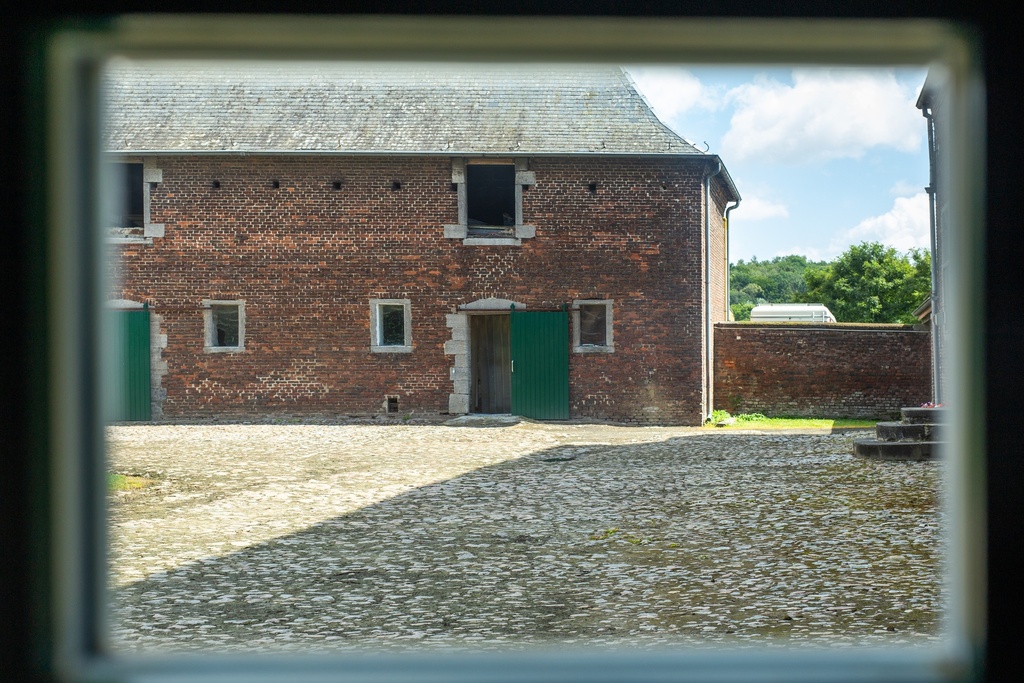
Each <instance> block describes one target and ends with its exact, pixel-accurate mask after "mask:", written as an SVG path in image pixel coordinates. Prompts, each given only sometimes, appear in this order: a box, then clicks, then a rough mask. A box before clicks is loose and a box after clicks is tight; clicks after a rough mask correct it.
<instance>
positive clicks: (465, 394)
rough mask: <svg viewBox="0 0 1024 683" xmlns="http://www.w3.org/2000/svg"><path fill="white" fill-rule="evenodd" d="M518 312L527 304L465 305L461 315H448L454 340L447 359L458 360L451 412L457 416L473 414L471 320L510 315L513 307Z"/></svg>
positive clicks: (447, 344) (491, 300) (483, 301)
mask: <svg viewBox="0 0 1024 683" xmlns="http://www.w3.org/2000/svg"><path fill="white" fill-rule="evenodd" d="M513 305H514V306H515V307H516V310H517V311H523V310H526V304H523V303H520V302H518V301H512V300H511V299H495V298H487V299H477V300H476V301H471V302H470V303H468V304H461V305H460V306H459V312H458V313H449V314H447V315H446V322H445V325H446V326H447V327H448V328H450V329H451V331H452V338H451V339H449V340H448V341H446V342H445V343H444V352H445V355H448V356H454V362H453V365H452V367H451V370H450V373H451V378H452V393H451V394H449V395H448V412H449V413H451V414H453V415H466V414H468V413H469V396H470V375H471V372H470V358H469V348H470V347H469V316H471V315H473V314H475V313H508V312H509V311H510V310H511V309H512V306H513Z"/></svg>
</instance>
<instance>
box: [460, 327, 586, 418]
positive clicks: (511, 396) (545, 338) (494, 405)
mask: <svg viewBox="0 0 1024 683" xmlns="http://www.w3.org/2000/svg"><path fill="white" fill-rule="evenodd" d="M470 336H471V343H472V348H471V357H472V359H473V361H472V362H473V370H472V375H473V380H472V381H473V389H472V394H471V397H470V401H471V406H470V407H471V410H472V412H474V413H513V414H515V415H522V416H523V417H532V418H535V419H540V420H565V419H568V417H569V314H568V313H566V312H564V311H558V312H546V311H545V312H537V311H512V313H511V314H508V315H504V314H501V315H479V316H473V318H472V319H471V323H470Z"/></svg>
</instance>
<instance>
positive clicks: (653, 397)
mask: <svg viewBox="0 0 1024 683" xmlns="http://www.w3.org/2000/svg"><path fill="white" fill-rule="evenodd" d="M528 163H529V169H530V170H531V171H532V172H534V173H535V175H536V184H535V185H530V186H529V187H528V188H525V189H524V190H523V192H522V215H523V223H524V224H529V225H534V226H536V236H535V237H533V238H530V239H523V240H522V244H521V245H520V246H508V245H502V246H480V245H472V246H471V245H466V244H463V242H462V240H461V239H451V238H445V237H444V230H443V227H444V225H446V224H453V223H456V222H457V220H458V199H457V193H456V192H455V191H454V186H453V184H452V161H451V159H449V158H444V157H384V156H329V155H323V156H283V155H282V156H199V155H196V156H162V157H151V158H148V159H147V160H146V164H147V169H149V168H156V169H159V170H160V172H161V180H160V182H158V183H155V184H153V185H151V190H150V222H152V223H155V224H162V225H163V226H164V235H163V236H162V237H154V238H152V243H150V244H143V243H128V244H122V245H119V246H118V250H119V253H120V262H119V264H118V267H119V270H120V274H121V278H120V284H119V285H117V286H116V287H115V291H114V292H112V294H111V298H122V299H128V300H132V301H137V302H146V303H148V304H149V305H150V307H151V310H152V311H153V313H154V314H155V315H157V316H159V321H160V324H159V329H160V334H161V335H166V347H165V348H163V349H162V359H163V361H164V362H165V363H166V364H167V370H166V374H165V375H164V376H163V378H162V388H161V394H163V392H166V394H165V398H162V412H163V414H164V415H165V416H167V417H172V418H173V417H191V416H207V415H225V416H244V415H252V414H264V415H265V414H282V415H285V414H300V415H309V416H314V415H323V416H330V415H346V414H352V415H357V414H358V415H363V414H374V413H380V412H382V411H383V410H384V408H383V405H384V404H385V397H387V396H397V397H398V398H399V401H398V410H399V411H400V412H401V413H432V414H438V413H444V412H447V411H448V409H449V396H450V395H451V394H452V393H453V379H452V378H453V376H454V372H453V357H452V356H451V355H446V353H445V344H446V342H448V341H450V340H451V339H452V330H451V329H449V327H447V326H446V316H447V315H449V314H453V313H457V312H458V311H459V310H460V308H459V307H460V306H463V305H465V304H468V303H470V302H473V301H477V300H480V299H486V298H496V299H507V300H512V301H517V302H521V303H523V304H525V305H526V306H527V308H528V310H544V309H555V308H559V307H561V306H562V305H563V304H566V303H568V304H570V305H571V303H572V301H573V300H574V299H612V300H613V301H614V304H613V320H614V330H613V334H614V346H615V351H614V353H602V354H577V353H571V354H570V367H569V377H570V414H571V416H572V417H592V418H601V419H611V420H620V421H628V422H650V423H675V424H699V423H700V422H701V421H702V419H703V415H702V400H703V393H702V392H703V390H702V379H701V378H702V375H703V370H704V368H703V367H702V363H703V358H704V349H703V344H702V341H703V336H704V320H703V308H704V303H703V301H704V292H703V286H704V285H703V282H704V276H705V274H704V272H703V268H704V265H703V252H704V247H703V239H704V237H703V232H704V215H705V210H704V209H705V207H704V178H705V174H706V173H707V172H708V170H709V167H712V169H711V170H713V165H712V164H709V163H708V161H707V160H705V159H685V158H680V157H672V158H661V159H655V158H652V157H632V158H630V157H597V156H592V157H562V158H549V157H537V158H531V159H529V161H528ZM215 181H216V184H219V187H215ZM274 181H276V183H277V185H278V187H274ZM717 182H719V181H717V180H715V179H713V180H712V187H713V188H714V206H713V207H712V210H711V212H710V213H711V216H712V219H713V221H714V223H713V225H712V237H713V240H714V241H715V244H714V246H713V247H712V256H713V258H712V268H713V274H712V278H711V280H712V286H713V287H715V288H716V291H715V292H713V295H712V305H713V310H712V316H713V319H714V320H721V319H723V317H724V315H725V311H724V308H725V306H724V301H725V292H724V286H725V285H724V283H725V280H724V272H718V271H719V270H721V266H722V265H723V264H724V252H723V248H724V242H723V244H718V242H722V241H723V240H724V230H723V229H722V227H721V222H722V212H723V210H724V202H725V200H724V194H723V193H722V192H721V191H719V190H718V188H717ZM396 188H397V189H396ZM717 289H721V290H722V291H721V292H718V291H717ZM371 299H408V300H409V302H410V307H411V321H412V325H411V328H412V347H413V350H412V351H411V352H410V353H372V352H371V349H370V340H371V334H370V300H371ZM204 300H240V301H244V302H245V342H244V350H243V351H241V352H238V353H208V352H204V317H203V309H202V305H203V301H204Z"/></svg>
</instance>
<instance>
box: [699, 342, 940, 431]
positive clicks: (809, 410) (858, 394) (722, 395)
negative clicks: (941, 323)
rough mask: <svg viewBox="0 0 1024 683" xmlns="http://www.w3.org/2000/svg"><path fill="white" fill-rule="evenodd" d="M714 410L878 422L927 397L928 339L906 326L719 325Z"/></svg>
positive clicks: (929, 353)
mask: <svg viewBox="0 0 1024 683" xmlns="http://www.w3.org/2000/svg"><path fill="white" fill-rule="evenodd" d="M715 348H716V353H715V408H716V409H718V410H728V411H729V412H731V413H734V414H737V413H755V412H756V413H764V414H766V415H775V416H783V415H788V416H801V417H848V418H868V419H879V418H885V417H890V416H896V415H898V414H899V410H900V408H902V407H904V406H917V405H920V404H921V403H923V402H925V401H928V400H930V396H931V335H930V334H929V332H927V331H922V330H918V329H915V327H914V326H911V325H868V324H856V323H847V324H844V323H830V324H828V325H825V326H822V325H815V324H811V323H718V324H717V325H716V326H715Z"/></svg>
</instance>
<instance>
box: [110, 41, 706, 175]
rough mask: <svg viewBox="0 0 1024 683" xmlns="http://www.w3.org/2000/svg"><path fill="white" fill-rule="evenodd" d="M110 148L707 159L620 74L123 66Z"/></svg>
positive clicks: (561, 69)
mask: <svg viewBox="0 0 1024 683" xmlns="http://www.w3.org/2000/svg"><path fill="white" fill-rule="evenodd" d="M104 101H105V104H106V107H105V109H106V125H105V130H104V143H105V147H106V149H107V150H108V151H111V152H135V153H140V154H141V153H144V152H150V153H175V152H177V153H181V152H201V153H216V152H228V153H234V152H249V153H284V152H333V153H367V154H372V153H396V154H403V153H404V154H444V155H453V156H455V155H469V154H494V155H501V154H505V155H510V154H590V153H598V154H601V153H603V154H671V155H678V154H684V155H690V154H693V155H700V154H702V153H701V152H700V150H698V149H696V148H695V147H693V146H692V145H691V144H689V143H688V142H686V141H685V140H684V139H682V138H681V137H680V136H678V135H676V134H675V133H674V132H672V131H671V130H670V129H669V128H668V127H667V126H665V125H664V124H663V123H661V121H659V120H658V118H657V117H656V116H655V115H654V113H653V112H652V111H651V108H650V106H648V104H647V102H646V101H645V100H644V99H643V97H642V96H641V95H640V94H639V93H638V92H637V90H636V88H635V87H634V86H633V84H632V81H631V80H630V78H629V76H628V75H627V74H626V73H625V72H623V71H622V69H620V68H617V67H601V68H594V67H568V66H553V67H552V66H546V67H543V68H541V67H534V68H524V67H502V66H487V67H472V66H465V65H459V66H452V65H448V66H432V67H429V68H428V67H427V66H425V65H417V64H392V65H376V66H374V65H362V66H353V65H347V66H342V65H337V64H330V63H280V62H277V63H269V62H268V63H258V62H248V63H246V62H201V63H200V62H194V63H188V62H181V61H176V62H130V61H125V60H120V61H117V62H112V63H111V65H110V66H109V68H108V70H107V72H106V80H105V99H104Z"/></svg>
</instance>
